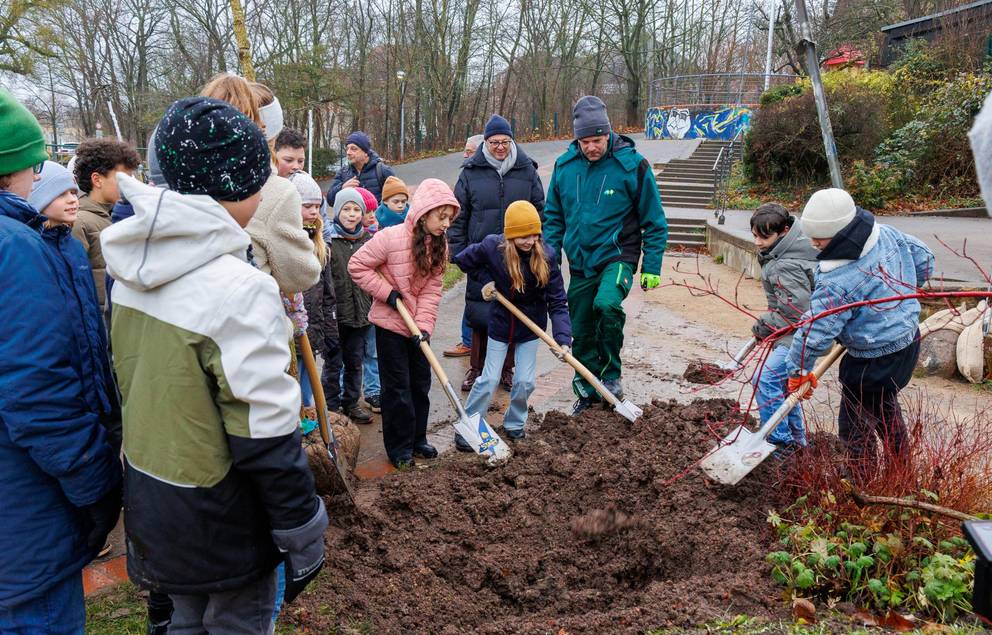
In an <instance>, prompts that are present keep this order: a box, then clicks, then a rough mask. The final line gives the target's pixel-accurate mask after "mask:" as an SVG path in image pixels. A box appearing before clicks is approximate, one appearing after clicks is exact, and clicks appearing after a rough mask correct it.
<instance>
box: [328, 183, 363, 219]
mask: <svg viewBox="0 0 992 635" xmlns="http://www.w3.org/2000/svg"><path fill="white" fill-rule="evenodd" d="M345 203H354V204H356V205H358V209H360V210H362V214H364V213H366V212H368V211H369V210H367V209H365V199H364V198H362V194H361V192H359V191H358V190H356V189H355V188H353V187H346V188H342V189H341V190H339V191H338V193H337V194H335V195H334V218H335V219H336V218H337V217H338V215H339V214H340V213H341V208H342V207H344V204H345Z"/></svg>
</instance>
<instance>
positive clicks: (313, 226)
mask: <svg viewBox="0 0 992 635" xmlns="http://www.w3.org/2000/svg"><path fill="white" fill-rule="evenodd" d="M303 229H305V230H307V234H308V235H309V236H310V240H312V241H313V255H315V256H317V260H319V261H320V266H321V267H323V266H324V265H326V264H327V243H326V242H324V221H323V220H322V219H321V218H320V214H317V218H315V219H314V220H313V221H312V222H310V223H307V224H306V225H304V226H303Z"/></svg>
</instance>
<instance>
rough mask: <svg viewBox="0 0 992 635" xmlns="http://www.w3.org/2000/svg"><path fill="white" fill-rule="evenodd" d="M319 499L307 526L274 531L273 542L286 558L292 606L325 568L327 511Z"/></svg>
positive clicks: (287, 586) (287, 583)
mask: <svg viewBox="0 0 992 635" xmlns="http://www.w3.org/2000/svg"><path fill="white" fill-rule="evenodd" d="M315 498H316V499H317V503H318V508H317V513H316V514H314V516H313V518H311V519H310V520H308V521H307V522H306V524H304V525H301V526H300V527H297V528H295V529H273V530H272V539H273V541H274V542H275V543H276V547H278V548H279V550H280V551H282V552H283V554H284V555H285V562H286V594H285V602H286V603H287V604H289V603H290V602H292V601H293V600H295V599H296V596H298V595H299V594H300V593H301V592H302V591H303V589H305V588H306V586H307V585H308V584H309V583H310V581H311V580H313V579H314V578H316V577H317V574H318V573H320V570H321V568H323V566H324V531H325V530H326V529H327V510H325V509H324V502H323V501H322V500H320V498H318V497H315Z"/></svg>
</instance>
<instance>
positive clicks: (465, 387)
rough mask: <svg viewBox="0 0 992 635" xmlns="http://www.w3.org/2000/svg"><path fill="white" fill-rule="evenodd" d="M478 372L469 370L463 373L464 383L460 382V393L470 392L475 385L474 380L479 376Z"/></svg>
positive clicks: (472, 369)
mask: <svg viewBox="0 0 992 635" xmlns="http://www.w3.org/2000/svg"><path fill="white" fill-rule="evenodd" d="M481 374H482V373H480V372H479V371H477V370H475V369H474V368H469V369H468V372H467V373H465V381H463V382H462V392H469V391H471V390H472V386H474V385H475V380H476V379H478V378H479V375H481Z"/></svg>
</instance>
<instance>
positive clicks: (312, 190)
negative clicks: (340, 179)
mask: <svg viewBox="0 0 992 635" xmlns="http://www.w3.org/2000/svg"><path fill="white" fill-rule="evenodd" d="M286 178H288V179H289V181H290V182H291V183H292V184H293V185H295V186H296V191H297V192H299V193H300V198H301V199H302V200H303V203H304V204H306V203H319V202H321V201H323V200H324V195H323V194H322V193H321V191H320V186H319V185H317V181H314V180H313V177H311V176H310V175H309V174H307V173H306V172H302V171H300V172H293V173H292V174H290V175H289V176H288V177H286Z"/></svg>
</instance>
